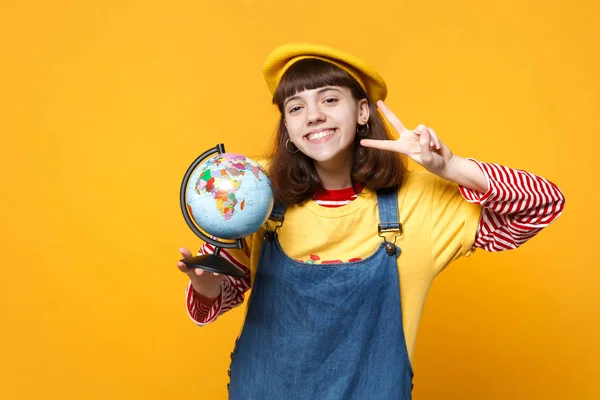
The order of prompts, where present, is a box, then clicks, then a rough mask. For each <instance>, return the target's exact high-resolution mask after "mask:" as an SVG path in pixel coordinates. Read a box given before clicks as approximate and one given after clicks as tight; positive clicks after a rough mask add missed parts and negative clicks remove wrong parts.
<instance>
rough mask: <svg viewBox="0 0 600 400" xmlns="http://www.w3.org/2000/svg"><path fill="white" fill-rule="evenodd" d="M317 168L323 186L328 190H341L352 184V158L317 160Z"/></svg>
mask: <svg viewBox="0 0 600 400" xmlns="http://www.w3.org/2000/svg"><path fill="white" fill-rule="evenodd" d="M315 168H316V170H317V174H318V175H319V179H321V184H322V185H323V188H325V189H327V190H339V189H345V188H347V187H350V186H352V178H351V176H350V171H351V169H352V163H351V161H350V160H347V159H344V160H329V161H327V162H319V163H317V162H315Z"/></svg>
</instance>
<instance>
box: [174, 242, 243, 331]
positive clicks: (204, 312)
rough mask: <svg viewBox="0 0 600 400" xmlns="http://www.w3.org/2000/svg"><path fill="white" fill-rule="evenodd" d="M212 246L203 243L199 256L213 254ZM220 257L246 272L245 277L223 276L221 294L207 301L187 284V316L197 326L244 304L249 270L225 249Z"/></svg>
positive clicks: (205, 323) (208, 322) (212, 320)
mask: <svg viewBox="0 0 600 400" xmlns="http://www.w3.org/2000/svg"><path fill="white" fill-rule="evenodd" d="M214 251H215V248H214V246H212V245H210V244H208V243H204V244H203V245H202V247H201V248H200V251H199V254H213V253H214ZM220 257H224V258H226V259H227V260H229V261H231V262H232V263H233V264H234V265H235V266H237V267H238V268H240V269H241V270H243V271H244V272H246V274H247V277H245V278H236V277H233V276H228V275H225V276H224V277H223V281H222V282H221V293H220V294H219V296H218V297H216V298H215V299H208V298H206V297H204V296H201V295H199V294H198V293H196V292H195V291H194V289H193V288H192V285H191V283H188V285H187V287H186V289H185V298H186V306H187V311H188V315H189V316H190V318H191V319H192V321H194V322H195V323H196V324H197V325H199V326H204V325H207V324H210V323H211V322H214V321H215V320H216V319H217V317H218V316H219V315H221V314H223V313H225V312H227V311H229V310H231V309H232V308H234V307H237V306H239V305H240V304H242V303H243V302H244V294H245V293H246V291H248V289H250V270H249V269H248V267H247V266H246V265H244V264H243V263H241V262H240V260H239V259H238V258H236V257H234V256H233V254H232V253H231V252H229V251H227V250H226V249H221V252H220Z"/></svg>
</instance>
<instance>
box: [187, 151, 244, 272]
mask: <svg viewBox="0 0 600 400" xmlns="http://www.w3.org/2000/svg"><path fill="white" fill-rule="evenodd" d="M214 153H219V154H222V153H225V146H224V145H223V144H222V143H221V144H217V145H216V146H215V147H213V148H211V149H209V150H207V151H205V152H204V153H202V154H201V155H200V156H198V158H196V159H195V160H194V162H193V163H192V165H190V167H189V168H188V169H187V171H186V173H185V175H184V177H183V182H182V184H181V190H180V191H179V204H180V206H181V212H182V213H183V218H184V219H185V222H186V223H187V225H188V226H189V227H190V229H191V230H192V232H194V233H195V234H196V236H198V237H199V238H200V239H202V240H203V241H205V242H206V243H210V244H212V245H213V246H214V247H215V251H214V254H205V255H201V256H196V257H191V258H184V259H183V260H181V262H183V263H184V264H185V265H186V266H187V267H188V268H201V269H203V270H206V271H210V272H216V273H218V274H222V275H229V276H235V277H239V278H243V277H246V276H247V275H248V274H246V273H245V272H244V271H242V270H241V269H240V268H238V267H236V266H235V265H234V264H233V263H232V262H230V261H229V260H226V259H225V258H223V257H219V254H220V252H221V249H223V248H227V249H243V248H244V241H243V240H242V239H236V240H235V242H221V241H219V240H215V239H212V238H210V237H208V236H207V235H205V234H204V233H203V232H202V231H201V230H200V229H198V228H197V227H196V225H195V224H194V221H193V220H192V218H191V217H190V214H189V212H188V209H187V203H186V198H185V191H186V187H187V184H188V181H189V180H190V177H191V175H192V173H193V172H194V170H195V169H196V167H197V166H198V165H199V164H200V163H201V162H202V161H203V160H204V159H205V158H207V157H208V156H210V155H212V154H214Z"/></svg>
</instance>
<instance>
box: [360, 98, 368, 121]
mask: <svg viewBox="0 0 600 400" xmlns="http://www.w3.org/2000/svg"><path fill="white" fill-rule="evenodd" d="M368 121H369V102H368V101H367V99H360V100H359V101H358V124H359V125H365V124H366V123H367V122H368Z"/></svg>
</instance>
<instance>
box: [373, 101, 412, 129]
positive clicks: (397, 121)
mask: <svg viewBox="0 0 600 400" xmlns="http://www.w3.org/2000/svg"><path fill="white" fill-rule="evenodd" d="M377 107H379V109H380V110H381V112H382V113H383V115H385V118H386V119H387V120H388V121H390V124H392V126H393V127H394V128H396V130H397V131H398V133H400V134H402V133H404V132H406V131H407V130H408V129H406V128H405V127H404V124H403V123H402V122H401V121H400V119H399V118H398V117H396V114H394V113H393V112H392V110H390V109H389V108H388V106H386V105H385V103H384V102H383V101H381V100H379V101H378V102H377Z"/></svg>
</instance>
